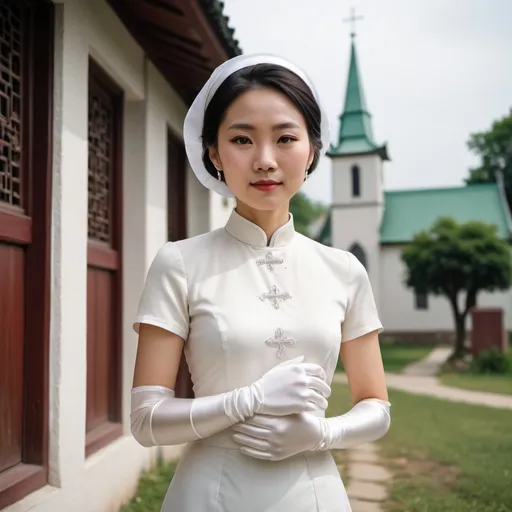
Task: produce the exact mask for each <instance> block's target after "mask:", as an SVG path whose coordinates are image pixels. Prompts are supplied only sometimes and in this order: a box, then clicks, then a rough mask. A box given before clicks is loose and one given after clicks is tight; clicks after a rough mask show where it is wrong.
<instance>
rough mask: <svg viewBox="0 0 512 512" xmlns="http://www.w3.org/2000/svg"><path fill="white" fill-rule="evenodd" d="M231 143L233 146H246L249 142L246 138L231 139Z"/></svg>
mask: <svg viewBox="0 0 512 512" xmlns="http://www.w3.org/2000/svg"><path fill="white" fill-rule="evenodd" d="M233 142H234V143H235V144H242V145H246V144H249V143H250V142H251V141H250V140H249V139H248V138H247V137H235V138H234V139H233Z"/></svg>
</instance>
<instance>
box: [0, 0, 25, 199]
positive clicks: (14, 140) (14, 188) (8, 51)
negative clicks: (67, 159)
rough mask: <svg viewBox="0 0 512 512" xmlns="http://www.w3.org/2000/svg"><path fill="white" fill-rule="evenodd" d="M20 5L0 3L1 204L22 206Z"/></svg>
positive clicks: (22, 43) (21, 45)
mask: <svg viewBox="0 0 512 512" xmlns="http://www.w3.org/2000/svg"><path fill="white" fill-rule="evenodd" d="M26 16H27V11H26V9H25V6H24V5H22V3H17V2H0V201H1V202H2V203H7V204H8V205H10V206H14V207H18V208H22V207H23V199H24V198H23V176H22V164H21V160H22V158H21V155H22V134H21V122H22V117H23V112H22V94H23V91H22V73H23V69H24V64H25V63H24V62H23V59H24V58H26V57H27V54H26V52H23V49H24V46H25V45H24V42H23V38H24V36H26V34H24V30H23V29H24V27H26V22H27V20H26V19H24V18H25V17H26Z"/></svg>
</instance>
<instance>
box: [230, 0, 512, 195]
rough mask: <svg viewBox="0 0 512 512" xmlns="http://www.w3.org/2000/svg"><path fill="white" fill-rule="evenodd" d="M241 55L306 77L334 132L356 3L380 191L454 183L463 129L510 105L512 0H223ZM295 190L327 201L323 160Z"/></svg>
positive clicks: (458, 178)
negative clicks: (385, 158)
mask: <svg viewBox="0 0 512 512" xmlns="http://www.w3.org/2000/svg"><path fill="white" fill-rule="evenodd" d="M224 4H225V6H224V13H225V14H226V15H227V16H229V18H230V20H229V25H230V26H231V27H232V28H234V29H235V37H236V38H237V39H238V41H239V43H240V46H241V48H242V51H243V53H246V54H247V53H256V52H271V53H275V54H279V55H282V56H283V57H285V58H287V59H289V60H291V61H293V62H294V63H296V64H297V65H299V66H300V67H301V68H303V69H304V70H305V71H306V72H307V73H308V74H309V76H310V77H311V79H312V80H313V82H314V84H315V87H316V89H317V90H318V92H319V95H320V99H321V102H322V104H323V105H324V107H325V109H326V110H327V112H328V115H329V120H330V123H331V132H332V133H331V140H332V141H334V140H336V138H337V134H338V130H339V119H338V117H339V115H340V114H341V110H342V107H343V102H344V96H345V85H346V80H347V74H348V65H349V50H350V32H351V24H350V23H347V22H344V20H345V19H346V18H348V17H349V16H350V14H351V9H352V8H354V9H355V13H356V15H359V16H362V17H363V19H362V20H361V21H358V22H357V24H356V31H357V37H356V45H357V53H358V61H359V62H358V63H359V70H360V73H361V77H362V83H363V88H364V92H365V96H366V102H367V106H368V109H369V111H370V113H371V115H372V123H373V132H374V136H375V140H376V142H377V143H384V142H386V143H387V145H388V153H389V156H390V158H391V161H390V162H386V163H385V165H384V180H385V188H386V189H387V190H397V189H410V188H425V187H445V186H454V185H455V186H457V185H462V184H463V183H464V181H463V180H464V178H465V177H467V176H468V170H469V168H471V167H472V166H475V165H478V158H477V157H476V155H474V154H473V153H471V152H470V151H469V149H468V147H467V141H468V139H469V136H470V134H471V133H475V132H480V131H485V130H488V129H489V128H490V127H491V125H492V123H493V121H495V120H497V119H499V118H501V117H503V116H505V115H506V114H507V113H508V112H509V110H510V109H511V108H512V30H511V29H510V26H511V23H512V1H511V0H448V1H447V0H429V1H420V0H409V1H406V0H353V1H352V2H346V1H344V0H257V1H254V0H253V1H251V0H224ZM304 191H305V192H306V193H307V194H308V196H310V197H311V198H312V199H315V200H318V201H322V202H324V203H326V204H329V203H331V201H332V197H331V161H330V159H329V158H327V157H324V158H322V160H321V162H320V165H319V167H318V168H317V170H316V171H315V172H314V173H313V175H312V176H311V177H310V179H309V180H308V182H307V183H306V185H305V187H304Z"/></svg>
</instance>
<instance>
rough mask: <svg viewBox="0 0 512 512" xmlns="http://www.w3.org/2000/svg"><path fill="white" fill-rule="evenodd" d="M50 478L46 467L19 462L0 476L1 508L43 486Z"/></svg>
mask: <svg viewBox="0 0 512 512" xmlns="http://www.w3.org/2000/svg"><path fill="white" fill-rule="evenodd" d="M47 480H48V471H47V469H46V468H44V467H41V466H36V465H31V464H18V465H17V466H14V467H13V468H11V469H8V470H7V471H4V472H3V473H2V474H1V476H0V510H3V509H4V508H5V507H7V506H9V505H11V504H13V503H16V502H17V501H19V500H21V499H23V498H24V497H25V496H27V495H28V494H30V493H31V492H34V491H37V489H40V488H41V487H43V486H44V485H45V484H46V482H47Z"/></svg>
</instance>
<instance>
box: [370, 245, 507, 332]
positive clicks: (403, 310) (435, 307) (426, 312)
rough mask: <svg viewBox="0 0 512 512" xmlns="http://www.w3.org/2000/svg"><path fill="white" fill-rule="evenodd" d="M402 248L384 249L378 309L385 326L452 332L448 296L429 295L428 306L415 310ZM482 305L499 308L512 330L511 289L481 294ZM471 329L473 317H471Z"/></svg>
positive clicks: (388, 330)
mask: <svg viewBox="0 0 512 512" xmlns="http://www.w3.org/2000/svg"><path fill="white" fill-rule="evenodd" d="M400 255H401V248H399V247H397V246H384V247H383V248H382V251H381V265H380V270H381V274H380V297H379V301H378V304H379V312H380V315H381V320H382V322H383V324H384V328H385V330H386V331H387V332H390V333H400V332H403V333H422V332H423V333H425V334H429V333H436V332H453V331H454V320H453V314H452V310H451V307H450V304H449V303H448V300H447V299H446V298H445V297H435V296H432V295H429V297H428V308H427V309H416V307H415V296H414V292H413V290H411V289H409V288H407V287H406V286H405V270H406V269H405V265H404V264H403V262H402V261H401V256H400ZM478 305H479V306H482V307H500V308H503V310H504V314H505V328H506V329H507V330H509V331H510V330H512V292H511V291H508V292H504V293H493V294H490V293H482V294H480V295H479V298H478ZM467 327H468V330H469V329H471V318H470V316H469V317H468V323H467Z"/></svg>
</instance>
